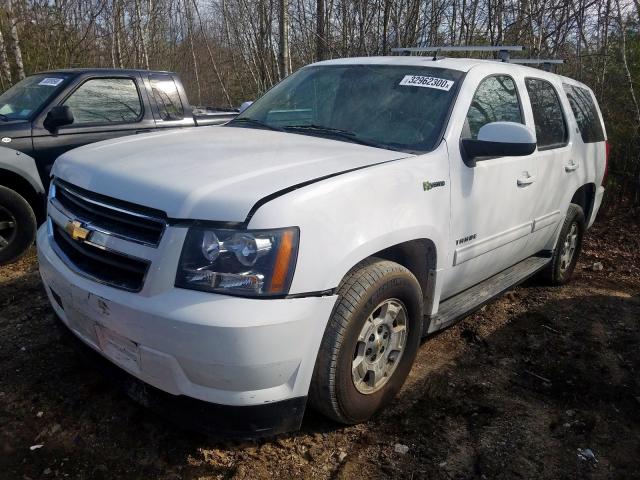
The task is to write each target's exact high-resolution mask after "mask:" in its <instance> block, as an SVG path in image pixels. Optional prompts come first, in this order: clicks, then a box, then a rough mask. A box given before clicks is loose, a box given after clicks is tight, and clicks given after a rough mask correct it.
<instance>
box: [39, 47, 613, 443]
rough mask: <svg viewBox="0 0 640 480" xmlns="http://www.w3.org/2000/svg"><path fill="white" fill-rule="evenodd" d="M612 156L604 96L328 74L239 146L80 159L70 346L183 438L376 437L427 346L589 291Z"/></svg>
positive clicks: (57, 243) (376, 67) (261, 103)
mask: <svg viewBox="0 0 640 480" xmlns="http://www.w3.org/2000/svg"><path fill="white" fill-rule="evenodd" d="M605 138H606V137H605V131H604V127H603V122H602V118H601V114H600V112H599V110H598V107H597V104H596V101H595V99H594V96H593V93H592V92H591V90H589V88H588V87H586V86H585V85H583V84H581V83H579V82H576V81H575V80H571V79H569V78H565V77H561V76H558V75H555V74H551V73H547V72H544V71H541V70H536V69H532V68H528V67H524V66H518V65H514V64H510V63H500V62H495V61H483V60H469V59H431V58H425V57H415V56H411V57H393V58H386V57H380V58H357V59H344V60H332V61H327V62H321V63H316V64H314V65H310V66H308V67H305V68H303V69H301V70H299V71H298V72H297V73H295V74H293V75H291V76H290V77H288V78H287V79H285V80H284V81H282V82H281V83H280V84H278V85H277V86H275V87H274V88H273V89H271V90H270V91H269V92H267V93H266V94H265V95H264V96H263V97H262V98H261V99H259V100H258V101H257V102H255V103H254V104H253V105H252V106H251V107H249V108H248V109H247V110H246V111H245V112H243V113H242V114H241V115H240V116H239V117H238V118H237V119H236V120H234V121H232V122H231V123H230V124H228V125H227V126H223V127H210V128H207V129H202V128H198V129H191V130H180V131H170V132H162V133H151V134H146V135H140V136H136V137H135V138H134V137H127V138H124V139H119V140H112V141H107V142H102V143H97V144H93V145H91V146H87V147H82V148H79V149H76V150H73V151H71V152H69V153H65V154H64V155H63V156H62V157H60V158H59V159H58V160H57V162H56V164H55V167H54V169H53V172H52V174H53V177H54V178H53V181H52V188H51V191H50V194H49V205H48V223H47V225H46V226H44V227H43V228H41V229H40V231H39V237H38V249H39V259H40V271H41V274H42V278H43V280H44V284H45V285H46V290H47V293H48V295H49V298H50V300H51V303H52V305H53V308H54V310H55V312H56V314H57V315H58V316H59V317H60V319H61V320H62V322H63V323H64V324H65V325H66V326H67V327H68V328H69V329H70V330H71V331H72V332H73V333H74V334H75V335H76V336H77V337H79V338H80V339H81V340H83V341H84V342H85V343H86V344H88V345H89V346H91V347H92V348H93V349H94V350H96V351H97V352H99V353H100V354H102V356H104V357H106V358H107V359H109V360H110V361H111V362H112V363H114V364H116V365H117V366H119V367H121V370H124V371H126V372H128V374H130V375H124V376H125V377H126V378H127V379H128V380H127V381H128V382H133V383H132V384H135V385H137V387H136V388H135V391H136V392H137V393H138V398H140V397H143V398H144V399H145V401H146V402H147V403H149V404H152V405H154V406H156V407H158V406H165V407H166V408H165V410H170V414H171V415H172V416H174V418H177V419H178V421H180V422H187V421H188V418H190V417H195V422H197V423H198V426H199V427H200V428H203V429H206V430H208V431H209V432H213V433H221V434H232V435H237V436H250V435H269V434H274V433H278V432H281V431H285V430H291V429H295V428H298V427H299V425H300V422H301V420H302V416H303V413H304V410H305V406H306V404H307V402H308V403H309V405H310V406H311V407H313V408H315V409H317V410H319V411H320V412H322V413H324V414H325V415H327V416H328V417H330V418H332V419H335V420H337V421H339V422H344V423H356V422H361V421H364V420H367V419H368V418H369V417H371V415H373V414H374V413H375V412H376V411H378V410H379V409H380V408H382V407H383V406H384V405H385V404H387V403H388V402H389V401H390V400H391V399H392V398H393V397H394V395H395V394H396V393H397V392H398V390H399V389H400V387H401V386H402V384H403V382H404V380H405V378H406V376H407V374H408V373H409V370H410V369H411V365H412V363H413V361H414V358H415V355H416V351H417V349H418V345H419V342H420V339H421V337H424V336H427V335H429V334H431V333H433V332H436V331H438V330H440V329H442V328H445V327H447V326H449V325H451V324H452V323H453V322H455V321H456V320H458V319H459V318H461V317H462V316H464V315H466V314H468V313H469V312H471V311H473V310H474V309H476V308H478V307H479V306H481V305H482V304H484V303H485V302H487V301H488V300H490V299H491V298H493V297H495V296H496V295H498V294H500V293H501V292H503V291H505V290H506V289H508V288H509V287H511V286H513V285H515V284H517V283H518V282H521V281H522V280H524V279H525V278H527V277H529V276H531V275H533V274H535V273H540V274H541V275H544V276H545V277H546V278H547V280H548V281H549V282H551V283H555V284H562V283H565V282H567V281H568V280H569V278H570V277H571V274H572V271H573V269H574V267H575V264H576V261H577V257H578V254H579V252H580V245H581V241H582V236H583V234H584V232H585V229H586V228H587V227H588V226H589V225H591V223H592V222H593V221H594V218H595V216H596V213H597V211H598V208H599V206H600V202H601V200H602V195H603V192H604V188H603V187H602V183H603V179H604V176H605V170H606V157H607V151H606V150H607V147H606V141H605ZM118 370H120V369H118ZM130 391H132V389H130ZM140 392H142V393H140ZM151 398H153V399H158V398H160V399H161V400H153V401H152V400H151ZM171 400H175V401H176V402H177V404H178V405H179V406H177V407H176V406H174V407H169V405H175V402H174V403H172V402H171ZM204 412H208V413H206V414H205V413H204ZM211 412H213V413H211Z"/></svg>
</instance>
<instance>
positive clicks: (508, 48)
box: [391, 45, 524, 62]
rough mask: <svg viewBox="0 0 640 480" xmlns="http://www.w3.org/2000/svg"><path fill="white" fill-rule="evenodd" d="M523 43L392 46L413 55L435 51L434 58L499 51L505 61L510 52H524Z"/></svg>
mask: <svg viewBox="0 0 640 480" xmlns="http://www.w3.org/2000/svg"><path fill="white" fill-rule="evenodd" d="M523 50H524V47H523V46H521V45H468V46H455V47H454V46H446V45H442V46H434V47H400V48H392V49H391V51H392V52H393V53H401V54H403V55H411V54H412V53H423V52H425V53H426V52H435V55H434V57H433V58H434V60H435V59H437V58H438V53H440V52H498V57H499V58H500V60H502V61H503V62H508V61H509V59H510V54H509V52H522V51H523Z"/></svg>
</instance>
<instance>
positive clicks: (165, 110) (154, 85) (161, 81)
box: [149, 75, 184, 121]
mask: <svg viewBox="0 0 640 480" xmlns="http://www.w3.org/2000/svg"><path fill="white" fill-rule="evenodd" d="M149 81H150V82H151V91H152V92H153V98H154V99H155V101H156V105H157V106H158V112H159V114H160V119H161V120H165V121H167V120H182V119H183V118H184V108H183V106H182V100H180V94H179V93H178V87H176V83H175V82H174V81H173V78H171V76H170V75H150V76H149Z"/></svg>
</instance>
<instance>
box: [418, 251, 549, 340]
mask: <svg viewBox="0 0 640 480" xmlns="http://www.w3.org/2000/svg"><path fill="white" fill-rule="evenodd" d="M550 261H551V258H549V257H540V256H534V257H529V258H527V259H525V260H523V261H521V262H520V263H517V264H515V265H514V266H513V267H509V268H507V269H506V270H503V271H502V272H500V273H498V274H496V275H494V276H493V277H490V278H488V279H486V280H484V281H483V282H481V283H479V284H477V285H475V286H473V287H471V288H469V289H467V290H465V291H463V292H460V293H458V294H457V295H454V296H453V297H451V298H448V299H447V300H445V301H444V302H442V303H441V304H440V308H438V313H436V314H435V315H434V316H432V317H425V318H424V324H423V327H422V333H423V336H426V335H429V334H431V333H434V332H437V331H438V330H442V329H443V328H447V327H448V326H450V325H452V324H454V323H455V322H457V321H458V320H460V319H462V318H464V317H466V316H467V315H469V314H470V313H472V312H474V311H476V310H478V309H479V308H481V307H482V306H483V305H485V304H486V303H488V302H490V301H491V300H493V299H494V298H496V297H498V296H500V295H501V294H503V293H504V292H506V291H507V290H509V289H511V288H512V287H515V286H516V285H518V284H520V283H522V282H524V281H525V280H526V279H528V278H529V277H531V276H533V275H534V274H535V273H537V272H538V271H540V270H542V269H543V268H544V267H545V266H546V265H547V264H548V263H549V262H550Z"/></svg>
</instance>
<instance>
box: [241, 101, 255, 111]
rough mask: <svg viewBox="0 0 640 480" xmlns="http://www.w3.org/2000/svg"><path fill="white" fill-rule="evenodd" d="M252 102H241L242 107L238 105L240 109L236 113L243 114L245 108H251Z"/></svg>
mask: <svg viewBox="0 0 640 480" xmlns="http://www.w3.org/2000/svg"><path fill="white" fill-rule="evenodd" d="M252 103H253V102H242V105H240V108H239V109H238V111H239V112H240V113H242V112H244V111H245V110H246V109H247V108H249V107H250V106H251V104H252Z"/></svg>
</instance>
